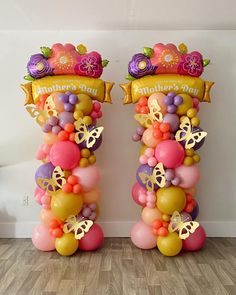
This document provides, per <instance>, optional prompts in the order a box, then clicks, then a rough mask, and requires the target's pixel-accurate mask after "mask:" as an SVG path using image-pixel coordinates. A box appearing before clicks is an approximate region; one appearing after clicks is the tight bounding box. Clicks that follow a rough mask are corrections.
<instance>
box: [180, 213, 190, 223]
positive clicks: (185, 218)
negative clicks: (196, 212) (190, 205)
mask: <svg viewBox="0 0 236 295" xmlns="http://www.w3.org/2000/svg"><path fill="white" fill-rule="evenodd" d="M180 215H181V217H182V220H183V222H188V221H192V216H191V215H190V214H188V213H187V212H185V211H183V212H181V214H180Z"/></svg>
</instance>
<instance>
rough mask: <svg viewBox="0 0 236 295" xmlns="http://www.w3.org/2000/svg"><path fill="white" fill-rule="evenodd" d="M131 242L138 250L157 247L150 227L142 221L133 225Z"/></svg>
mask: <svg viewBox="0 0 236 295" xmlns="http://www.w3.org/2000/svg"><path fill="white" fill-rule="evenodd" d="M131 240H132V242H133V244H134V245H135V246H136V247H138V248H140V249H153V248H155V247H156V246H157V237H156V236H155V235H154V234H153V233H152V227H151V226H149V225H146V224H145V223H144V222H143V221H142V220H141V221H139V222H137V223H135V224H134V225H133V227H132V229H131Z"/></svg>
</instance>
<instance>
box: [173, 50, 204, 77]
mask: <svg viewBox="0 0 236 295" xmlns="http://www.w3.org/2000/svg"><path fill="white" fill-rule="evenodd" d="M178 72H179V74H181V75H190V76H193V77H199V76H201V74H202V72H203V60H202V55H201V54H200V53H199V52H197V51H193V52H191V53H189V54H184V55H183V56H182V62H181V63H180V64H179V67H178Z"/></svg>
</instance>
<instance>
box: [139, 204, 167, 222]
mask: <svg viewBox="0 0 236 295" xmlns="http://www.w3.org/2000/svg"><path fill="white" fill-rule="evenodd" d="M161 217H162V213H161V212H160V211H159V210H158V209H157V208H148V207H145V208H143V210H142V219H143V222H144V223H145V224H147V225H152V223H153V221H154V220H156V219H161Z"/></svg>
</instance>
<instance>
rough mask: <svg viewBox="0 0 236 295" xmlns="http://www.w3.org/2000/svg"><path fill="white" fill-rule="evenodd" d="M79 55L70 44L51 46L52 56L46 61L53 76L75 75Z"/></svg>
mask: <svg viewBox="0 0 236 295" xmlns="http://www.w3.org/2000/svg"><path fill="white" fill-rule="evenodd" d="M79 57H80V56H79V53H78V52H77V51H76V48H75V47H74V46H73V45H72V44H65V45H62V44H60V43H57V44H54V45H53V46H52V54H51V56H50V58H49V59H48V63H49V65H50V66H51V67H52V68H53V72H54V74H55V75H63V74H66V75H68V74H75V65H76V64H77V63H78V61H79Z"/></svg>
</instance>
